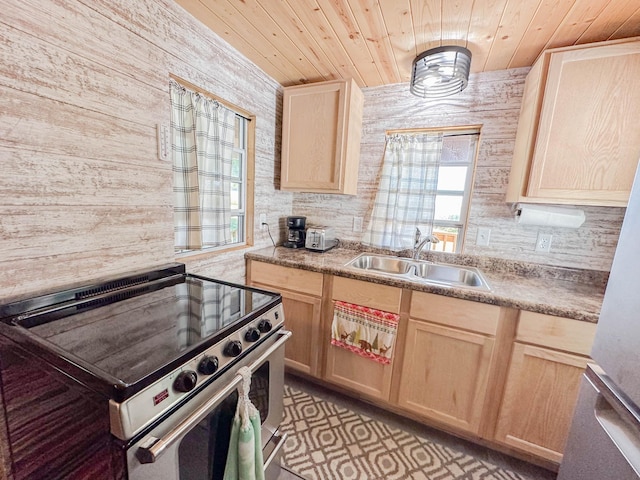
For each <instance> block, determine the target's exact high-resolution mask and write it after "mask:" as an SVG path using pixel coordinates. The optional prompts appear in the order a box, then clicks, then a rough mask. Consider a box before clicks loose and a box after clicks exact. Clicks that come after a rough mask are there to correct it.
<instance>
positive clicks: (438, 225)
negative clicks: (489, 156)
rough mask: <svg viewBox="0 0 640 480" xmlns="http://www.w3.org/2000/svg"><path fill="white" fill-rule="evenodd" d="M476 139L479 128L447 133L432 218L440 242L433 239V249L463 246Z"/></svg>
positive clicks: (434, 233)
mask: <svg viewBox="0 0 640 480" xmlns="http://www.w3.org/2000/svg"><path fill="white" fill-rule="evenodd" d="M477 143H478V133H476V132H469V133H466V132H465V133H460V132H455V131H452V132H445V133H444V137H443V139H442V157H441V158H440V167H439V169H438V188H437V192H436V198H435V214H434V220H433V235H435V236H436V237H437V238H438V240H439V242H438V243H432V244H431V245H430V248H431V250H437V251H441V252H451V253H455V252H459V251H460V249H461V248H462V240H463V238H464V232H465V230H466V220H467V211H468V210H469V201H470V199H471V177H472V175H473V164H474V162H475V155H476V148H477Z"/></svg>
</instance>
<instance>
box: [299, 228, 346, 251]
mask: <svg viewBox="0 0 640 480" xmlns="http://www.w3.org/2000/svg"><path fill="white" fill-rule="evenodd" d="M337 244H338V239H337V238H336V235H335V232H334V230H333V228H331V227H325V226H311V227H309V228H307V239H306V241H305V245H304V246H305V248H306V249H307V250H314V251H316V252H326V251H327V250H329V249H330V248H333V247H335V246H336V245H337Z"/></svg>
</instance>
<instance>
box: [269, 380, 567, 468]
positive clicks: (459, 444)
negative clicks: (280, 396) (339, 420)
mask: <svg viewBox="0 0 640 480" xmlns="http://www.w3.org/2000/svg"><path fill="white" fill-rule="evenodd" d="M285 382H286V383H287V384H288V385H290V386H292V387H294V388H297V389H299V390H303V391H306V392H308V393H310V394H312V395H315V396H317V397H320V398H323V399H324V400H327V401H329V402H333V403H335V404H338V405H341V406H343V407H346V408H350V409H351V410H353V411H355V412H357V413H362V414H364V415H368V416H370V417H372V418H375V419H377V420H379V421H383V422H386V423H387V424H389V425H392V426H394V427H396V428H401V429H404V430H406V431H407V432H410V433H412V434H414V435H420V436H423V437H428V438H431V439H433V440H435V441H437V442H439V443H441V444H443V445H446V446H448V447H452V448H456V449H458V450H462V451H464V452H465V453H467V454H469V455H473V456H474V457H476V458H480V459H483V460H487V461H489V462H492V463H493V464H495V465H498V466H501V467H504V468H507V469H509V470H512V471H514V472H517V473H520V474H522V475H523V476H527V477H528V478H530V479H531V480H555V478H556V474H555V473H553V472H550V471H548V470H545V469H543V468H540V467H537V466H535V465H531V464H529V463H527V462H523V461H521V460H518V459H515V458H513V457H510V456H508V455H505V454H502V453H500V452H496V451H494V450H491V449H488V448H485V447H481V446H479V445H475V444H473V443H471V442H467V441H465V440H461V439H459V438H456V437H454V436H452V435H449V434H446V433H443V432H440V431H438V430H435V429H432V428H429V427H427V426H424V425H420V424H418V423H416V422H414V421H411V420H408V419H406V418H403V417H400V416H398V415H395V414H392V413H389V412H386V411H384V410H382V409H380V408H378V407H375V406H373V405H369V404H367V403H363V402H360V401H357V400H354V399H351V398H349V397H347V396H345V395H341V394H339V393H335V392H333V391H330V390H327V389H324V388H322V387H320V386H318V385H315V384H313V383H311V382H307V381H305V380H304V379H301V378H299V377H295V376H293V375H287V376H286V377H285ZM278 480H304V479H301V477H299V476H298V475H296V474H295V473H294V472H291V471H289V470H287V469H285V468H283V470H282V473H281V474H280V476H279V477H278ZM326 480H339V479H326Z"/></svg>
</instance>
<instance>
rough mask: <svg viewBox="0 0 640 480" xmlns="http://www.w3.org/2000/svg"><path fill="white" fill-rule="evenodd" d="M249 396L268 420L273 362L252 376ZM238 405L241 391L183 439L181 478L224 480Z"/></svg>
mask: <svg viewBox="0 0 640 480" xmlns="http://www.w3.org/2000/svg"><path fill="white" fill-rule="evenodd" d="M249 398H250V399H251V402H252V403H253V404H254V405H255V406H256V408H257V409H258V411H259V412H260V422H261V423H264V421H265V419H266V418H267V417H268V415H269V362H266V363H264V364H263V365H262V366H261V367H260V368H258V369H257V370H256V371H255V372H253V374H252V375H251V390H250V391H249ZM237 405H238V392H237V391H234V392H233V393H232V394H230V395H229V396H228V397H226V398H225V399H224V400H223V401H222V402H220V404H219V405H218V406H217V407H216V408H215V410H213V411H212V412H211V413H210V414H209V415H208V416H207V417H206V418H205V419H204V420H202V421H201V422H200V423H199V424H198V425H196V426H195V427H194V428H193V429H192V430H191V431H190V432H189V433H188V434H187V435H186V436H185V437H184V438H183V439H182V442H181V443H180V448H179V450H178V465H179V471H180V479H181V480H212V479H213V480H218V479H219V480H222V477H223V476H224V468H225V464H226V461H227V453H228V452H229V437H230V436H231V425H232V423H233V417H234V415H235V413H236V407H237Z"/></svg>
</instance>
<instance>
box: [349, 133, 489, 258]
mask: <svg viewBox="0 0 640 480" xmlns="http://www.w3.org/2000/svg"><path fill="white" fill-rule="evenodd" d="M478 136H479V129H478V128H476V127H472V128H464V129H462V128H460V129H439V130H438V129H423V130H417V131H407V130H402V131H396V132H388V133H387V137H386V144H385V153H384V160H383V163H382V171H381V174H380V184H379V186H378V191H377V193H376V198H375V201H374V205H373V210H372V213H371V218H370V220H369V224H368V226H367V230H366V232H365V235H364V236H363V238H362V243H363V244H365V245H371V246H374V247H378V248H388V249H391V250H401V249H410V248H413V247H414V244H415V241H416V234H417V229H419V230H420V232H421V234H422V235H433V236H436V237H437V238H438V239H439V242H438V243H435V242H434V243H432V244H431V249H432V250H440V251H446V252H459V251H460V250H461V247H462V240H463V238H464V232H465V227H466V220H467V212H468V209H469V199H470V192H471V184H472V178H473V171H474V168H473V167H474V159H475V156H476V149H477V144H478Z"/></svg>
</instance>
